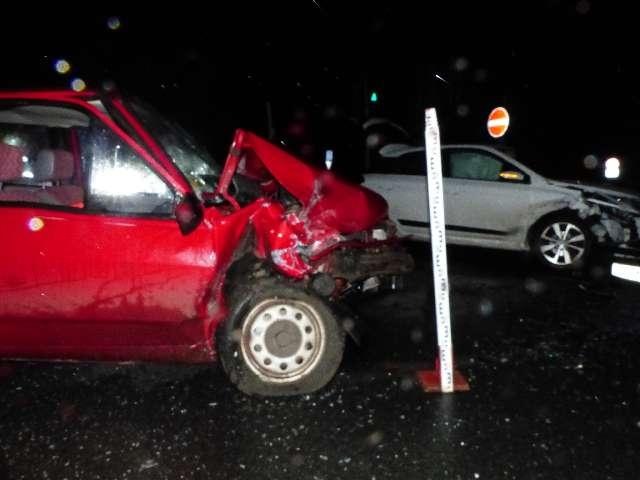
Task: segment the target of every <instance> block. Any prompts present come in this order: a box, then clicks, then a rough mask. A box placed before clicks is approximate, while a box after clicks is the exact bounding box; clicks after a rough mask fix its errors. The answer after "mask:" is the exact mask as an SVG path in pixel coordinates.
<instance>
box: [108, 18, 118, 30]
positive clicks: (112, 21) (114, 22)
mask: <svg viewBox="0 0 640 480" xmlns="http://www.w3.org/2000/svg"><path fill="white" fill-rule="evenodd" d="M121 26H122V23H120V19H119V18H118V17H109V19H108V20H107V27H109V30H118V29H119V28H120V27H121Z"/></svg>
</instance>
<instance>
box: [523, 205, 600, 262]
mask: <svg viewBox="0 0 640 480" xmlns="http://www.w3.org/2000/svg"><path fill="white" fill-rule="evenodd" d="M592 245H593V237H592V234H591V231H590V230H589V228H588V226H587V224H586V223H585V222H584V221H582V220H581V219H579V218H578V217H577V216H575V215H571V214H557V215H551V216H549V217H547V218H545V219H543V220H542V221H541V222H539V223H538V224H537V225H536V226H535V227H534V229H533V232H532V242H531V246H532V250H533V253H534V255H535V256H536V258H537V259H538V260H539V261H540V262H541V263H542V265H544V266H545V267H547V268H551V269H554V270H579V269H582V268H583V267H584V266H585V265H586V262H587V259H588V258H589V255H590V253H591V248H592Z"/></svg>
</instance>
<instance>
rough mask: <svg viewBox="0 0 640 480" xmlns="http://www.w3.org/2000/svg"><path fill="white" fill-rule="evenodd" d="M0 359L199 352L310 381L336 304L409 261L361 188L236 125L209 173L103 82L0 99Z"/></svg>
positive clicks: (287, 385)
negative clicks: (88, 88) (95, 88)
mask: <svg viewBox="0 0 640 480" xmlns="http://www.w3.org/2000/svg"><path fill="white" fill-rule="evenodd" d="M0 221H1V222H2V238H3V239H2V247H1V248H0V259H1V262H0V358H5V359H53V360H75V359H81V360H84V359H87V360H105V361H138V360H151V361H180V362H211V361H213V360H215V359H216V358H218V357H219V358H220V359H221V361H222V364H223V367H224V370H225V371H226V372H227V374H228V376H229V378H230V379H231V381H232V382H233V383H235V384H236V385H237V386H238V388H240V389H241V390H243V391H245V392H247V393H256V394H262V395H287V394H295V393H304V392H311V391H314V390H317V389H319V388H321V387H322V386H324V385H325V384H326V383H327V382H328V381H329V380H330V379H331V378H332V377H333V375H334V374H335V372H336V370H337V368H338V366H339V363H340V361H341V358H342V352H343V348H344V340H345V328H344V325H343V323H346V324H347V326H348V327H349V326H351V323H352V322H343V321H342V317H341V314H340V311H341V309H340V308H339V306H340V301H341V299H342V298H343V297H344V296H345V295H346V294H347V292H352V291H357V290H367V289H369V288H373V287H376V286H378V285H380V284H381V283H384V280H385V278H390V277H391V276H395V275H401V274H404V273H406V272H408V271H409V270H410V269H411V268H412V262H411V258H410V257H409V256H408V255H407V254H406V253H405V252H404V251H402V250H401V249H400V248H399V247H398V244H397V239H396V237H395V231H394V227H393V224H392V223H391V222H390V221H389V220H388V218H387V205H386V203H385V201H384V200H383V199H382V198H381V197H379V196H378V195H377V194H375V193H373V192H372V191H369V190H367V189H365V188H363V187H360V186H357V185H352V184H350V183H347V182H345V181H343V180H341V179H339V178H337V177H335V176H334V175H332V174H331V173H329V172H326V171H322V170H319V169H317V168H315V167H313V166H310V165H307V164H305V163H303V162H302V161H300V160H298V159H296V158H295V157H294V156H292V155H290V154H288V153H287V152H285V151H283V150H282V149H280V148H278V147H276V146H274V145H273V144H271V143H269V142H267V141H266V140H264V139H262V138H260V137H259V136H257V135H255V134H252V133H250V132H247V131H242V130H238V131H237V132H236V135H235V138H234V141H233V144H232V146H231V148H230V151H229V154H228V157H227V160H226V163H225V166H224V168H223V169H222V170H221V171H220V170H219V169H216V168H215V164H214V163H213V162H212V161H211V160H210V158H209V157H208V156H207V154H206V153H205V152H204V151H203V150H202V149H201V148H199V146H198V145H197V144H196V142H194V141H193V140H192V138H191V137H190V136H189V135H188V134H187V133H186V132H184V131H183V130H182V129H180V128H179V127H178V126H177V125H175V124H173V123H172V122H170V121H167V120H166V119H164V118H163V117H162V116H160V115H158V114H157V113H156V112H154V111H153V110H152V109H151V108H149V107H147V106H145V105H144V104H142V103H141V102H138V101H134V100H129V99H125V98H123V97H121V96H119V95H116V94H114V93H105V94H102V93H100V94H98V93H89V92H83V93H75V92H10V93H0Z"/></svg>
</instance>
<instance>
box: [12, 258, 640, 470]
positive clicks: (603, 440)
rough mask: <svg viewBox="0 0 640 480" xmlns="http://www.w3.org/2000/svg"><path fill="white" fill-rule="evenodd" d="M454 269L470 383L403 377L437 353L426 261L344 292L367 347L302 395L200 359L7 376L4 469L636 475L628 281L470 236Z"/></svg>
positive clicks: (635, 321) (638, 402) (637, 416)
mask: <svg viewBox="0 0 640 480" xmlns="http://www.w3.org/2000/svg"><path fill="white" fill-rule="evenodd" d="M424 261H426V258H425V257H424V256H423V257H421V258H420V263H423V262H424ZM450 270H451V276H452V285H453V312H454V327H453V328H454V343H455V350H456V360H457V363H458V366H459V367H460V370H462V371H463V372H464V374H466V376H467V377H468V379H469V381H470V383H471V388H472V390H471V391H470V392H468V393H458V394H453V395H445V396H442V395H438V394H425V393H424V392H422V391H421V390H420V389H419V388H417V387H416V385H415V383H414V382H413V380H412V378H413V376H412V372H413V369H414V368H416V367H420V366H424V365H425V364H429V363H431V361H432V358H433V353H434V350H435V343H434V326H433V320H432V318H431V301H430V297H429V287H428V284H429V276H430V271H428V270H427V269H425V268H424V267H423V268H421V269H420V270H419V271H418V272H416V274H415V275H414V276H413V279H412V280H413V281H412V284H411V288H409V289H408V290H407V291H405V292H402V293H395V294H390V295H384V296H382V297H380V298H378V299H376V300H373V299H367V300H366V301H364V302H362V304H361V305H359V306H358V309H359V312H360V315H361V316H362V317H363V318H364V319H366V321H367V323H368V325H369V327H370V328H369V330H368V334H367V336H366V338H365V343H364V345H363V346H362V347H361V348H359V349H355V348H351V349H349V351H348V353H347V357H346V359H345V364H344V366H343V369H342V371H341V373H340V374H339V375H338V376H337V377H336V379H335V380H334V382H332V384H331V385H330V386H329V388H327V389H325V390H324V391H322V392H320V393H318V394H315V395H308V396H304V397H299V398H289V399H275V400H273V399H271V400H269V399H259V398H250V397H246V396H244V395H242V394H241V393H239V392H237V391H235V390H234V389H233V388H232V387H231V386H230V385H229V384H228V383H227V382H226V381H225V379H224V377H223V375H222V373H221V371H220V370H219V369H217V368H215V367H204V366H197V367H189V366H186V367H184V366H168V365H115V366H114V365H42V364H27V365H23V366H20V367H18V368H17V369H16V370H15V371H14V372H13V373H11V374H6V373H7V372H5V376H4V377H3V378H2V379H0V480H5V479H93V478H96V479H126V478H130V479H183V478H184V479H191V478H195V479H218V478H220V479H229V478H246V479H256V478H257V479H289V478H290V479H339V478H344V479H383V478H390V479H398V478H399V479H414V478H415V479H446V478H449V479H474V480H475V479H487V480H495V479H519V480H520V479H522V480H527V479H537V478H540V479H581V480H584V479H598V480H603V479H637V478H639V475H640V474H639V473H638V472H639V471H640V375H639V373H638V372H639V370H638V369H639V367H640V360H639V354H638V353H639V349H638V343H639V340H640V295H639V294H640V286H638V287H635V286H634V285H628V284H621V283H614V282H608V281H606V277H605V279H599V280H597V281H594V280H593V279H592V275H591V274H590V273H589V274H586V275H584V276H571V275H557V274H550V273H546V272H542V271H540V270H539V269H537V268H536V267H535V266H533V265H531V264H530V263H528V262H527V261H525V260H523V259H522V257H520V256H518V255H512V254H508V253H501V252H486V251H480V250H453V251H452V252H451V267H450ZM595 273H597V272H595ZM0 375H2V373H1V372H0Z"/></svg>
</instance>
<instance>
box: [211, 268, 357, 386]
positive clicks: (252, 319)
mask: <svg viewBox="0 0 640 480" xmlns="http://www.w3.org/2000/svg"><path fill="white" fill-rule="evenodd" d="M251 291H252V292H253V293H249V292H248V291H247V289H243V294H242V295H241V297H240V298H239V301H237V302H236V304H235V306H233V307H232V310H231V315H230V317H229V319H228V320H227V321H226V322H225V324H223V325H221V326H220V328H219V329H218V330H219V331H218V335H217V340H218V342H217V344H218V352H219V357H220V361H221V363H222V367H223V369H224V371H225V372H226V374H227V376H228V377H229V379H230V380H231V382H232V383H233V384H235V385H236V387H237V388H238V389H239V390H241V391H242V392H244V393H246V394H249V395H261V396H286V395H298V394H305V393H311V392H314V391H316V390H319V389H321V388H323V387H324V386H325V385H327V384H328V383H329V382H330V381H331V379H332V378H333V377H334V376H335V374H336V371H337V370H338V367H339V366H340V363H341V361H342V355H343V352H344V345H345V333H344V330H343V329H342V328H341V327H340V325H339V324H338V320H337V318H336V316H335V315H334V313H333V312H332V311H331V309H330V308H329V307H328V305H327V304H326V303H325V302H324V301H322V300H321V299H320V298H318V297H316V296H314V295H312V294H310V293H308V292H307V291H305V290H303V289H300V288H296V287H293V286H291V285H288V284H284V283H280V282H275V281H273V280H269V281H263V282H261V283H259V284H257V285H256V284H254V285H252V286H251Z"/></svg>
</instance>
